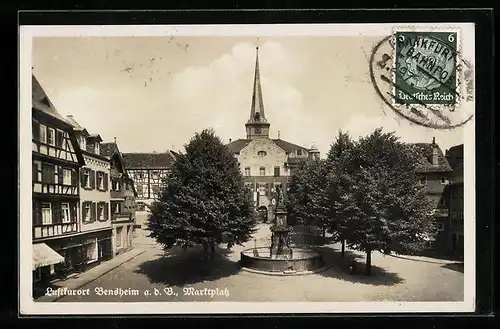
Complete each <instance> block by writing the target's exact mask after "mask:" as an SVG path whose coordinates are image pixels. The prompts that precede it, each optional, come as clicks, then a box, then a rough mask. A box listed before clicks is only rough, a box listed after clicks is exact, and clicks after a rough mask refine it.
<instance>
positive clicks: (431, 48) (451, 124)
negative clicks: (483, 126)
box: [370, 32, 473, 129]
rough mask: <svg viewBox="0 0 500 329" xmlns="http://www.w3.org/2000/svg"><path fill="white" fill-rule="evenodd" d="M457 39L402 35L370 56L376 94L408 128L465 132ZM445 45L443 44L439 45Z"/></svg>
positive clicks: (389, 39) (440, 34) (468, 116)
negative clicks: (411, 125) (461, 129)
mask: <svg viewBox="0 0 500 329" xmlns="http://www.w3.org/2000/svg"><path fill="white" fill-rule="evenodd" d="M457 39H458V38H457V35H456V34H455V33H446V32H438V33H429V32H427V33H426V32H402V33H395V34H393V35H391V36H388V37H385V38H383V39H382V40H381V41H380V42H378V43H377V44H376V46H375V47H374V48H373V51H372V53H371V56H370V78H371V81H372V84H373V86H374V88H375V91H376V93H377V94H378V95H379V96H380V97H381V99H382V100H383V101H384V103H386V104H387V105H388V106H389V107H390V108H391V109H392V110H394V111H395V112H396V113H397V114H398V115H400V116H402V117H404V118H405V119H407V120H409V121H410V122H412V123H415V124H417V125H420V126H424V127H428V128H434V129H453V128H457V127H460V126H463V125H464V124H465V123H467V122H468V121H469V120H470V119H471V118H472V116H473V115H472V114H471V113H466V111H465V110H464V109H463V107H462V106H461V101H462V100H463V99H465V98H464V96H463V95H462V93H461V92H460V91H461V90H462V88H461V85H460V81H461V79H463V78H462V75H463V70H462V66H463V65H462V64H463V63H462V62H463V61H462V60H460V59H459V57H458V55H457V54H458V53H457V50H456V45H457V42H458V41H457ZM443 40H445V41H443Z"/></svg>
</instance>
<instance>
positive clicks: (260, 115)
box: [245, 46, 270, 139]
mask: <svg viewBox="0 0 500 329" xmlns="http://www.w3.org/2000/svg"><path fill="white" fill-rule="evenodd" d="M255 48H256V56H255V73H254V74H255V76H254V80H253V93H252V107H251V108H250V119H249V120H248V122H247V123H246V124H245V128H246V131H247V139H254V138H269V126H270V123H269V122H267V119H266V115H265V114H264V101H263V99H262V87H261V85H260V69H259V46H257V47H255Z"/></svg>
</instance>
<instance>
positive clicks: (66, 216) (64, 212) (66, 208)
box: [61, 203, 71, 223]
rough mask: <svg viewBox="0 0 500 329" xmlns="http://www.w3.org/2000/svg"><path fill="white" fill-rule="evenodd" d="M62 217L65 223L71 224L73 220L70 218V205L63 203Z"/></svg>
mask: <svg viewBox="0 0 500 329" xmlns="http://www.w3.org/2000/svg"><path fill="white" fill-rule="evenodd" d="M61 215H62V222H63V223H69V222H71V218H70V217H69V203H61Z"/></svg>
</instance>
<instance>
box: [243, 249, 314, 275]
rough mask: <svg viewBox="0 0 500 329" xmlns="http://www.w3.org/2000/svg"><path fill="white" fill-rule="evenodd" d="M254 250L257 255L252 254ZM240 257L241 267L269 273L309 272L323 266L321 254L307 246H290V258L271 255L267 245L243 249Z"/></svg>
mask: <svg viewBox="0 0 500 329" xmlns="http://www.w3.org/2000/svg"><path fill="white" fill-rule="evenodd" d="M255 250H256V251H257V252H258V256H255V255H254V251H255ZM240 257H241V258H240V265H241V266H242V267H244V268H248V269H251V270H257V271H263V272H270V273H286V272H290V273H297V272H309V271H314V270H316V269H319V268H321V267H323V266H324V262H323V257H322V256H321V254H320V253H319V252H318V251H315V250H312V249H307V248H292V258H291V259H284V258H279V257H277V258H275V257H274V256H273V257H271V256H270V251H269V247H260V248H251V249H246V250H243V251H242V252H241V253H240Z"/></svg>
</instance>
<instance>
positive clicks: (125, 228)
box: [112, 223, 134, 255]
mask: <svg viewBox="0 0 500 329" xmlns="http://www.w3.org/2000/svg"><path fill="white" fill-rule="evenodd" d="M120 229H121V236H118V231H119V230H120ZM133 231H134V225H133V224H132V223H113V241H112V245H113V253H114V254H115V255H117V254H119V253H121V252H124V251H125V250H127V249H130V248H132V247H133ZM125 232H128V233H125ZM118 239H121V245H119V243H117V242H118V241H117V240H118Z"/></svg>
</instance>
